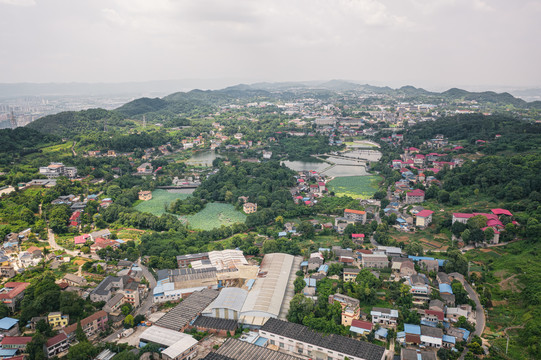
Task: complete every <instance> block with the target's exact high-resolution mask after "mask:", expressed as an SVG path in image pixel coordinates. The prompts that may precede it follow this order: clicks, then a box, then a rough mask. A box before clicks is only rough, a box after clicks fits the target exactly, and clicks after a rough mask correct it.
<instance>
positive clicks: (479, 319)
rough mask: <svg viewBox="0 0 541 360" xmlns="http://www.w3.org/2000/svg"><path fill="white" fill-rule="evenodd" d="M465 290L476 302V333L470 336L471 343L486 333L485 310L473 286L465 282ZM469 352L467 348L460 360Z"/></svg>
mask: <svg viewBox="0 0 541 360" xmlns="http://www.w3.org/2000/svg"><path fill="white" fill-rule="evenodd" d="M464 289H466V291H467V292H468V295H469V296H470V299H472V300H473V301H474V302H475V307H476V309H475V331H474V332H473V333H472V334H471V335H470V337H469V339H468V341H470V340H471V339H472V338H473V337H474V336H475V335H477V336H481V334H482V333H483V331H485V321H486V319H485V309H484V308H483V305H481V302H480V301H479V296H478V295H477V293H476V292H475V290H474V289H473V288H472V287H471V285H470V284H469V283H468V282H464ZM467 351H468V348H467V347H465V348H464V351H463V352H462V355H460V358H459V360H464V357H465V356H466V353H467Z"/></svg>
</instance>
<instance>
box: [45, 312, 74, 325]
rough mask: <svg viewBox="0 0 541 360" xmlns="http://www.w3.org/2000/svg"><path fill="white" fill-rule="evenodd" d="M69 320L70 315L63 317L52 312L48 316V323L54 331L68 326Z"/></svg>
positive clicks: (59, 313) (58, 313)
mask: <svg viewBox="0 0 541 360" xmlns="http://www.w3.org/2000/svg"><path fill="white" fill-rule="evenodd" d="M69 319H70V318H69V315H62V313H61V312H59V311H57V312H51V313H49V315H47V322H48V323H49V325H51V327H52V328H53V329H55V328H63V327H65V326H68V324H69Z"/></svg>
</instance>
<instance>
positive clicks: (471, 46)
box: [0, 0, 541, 89]
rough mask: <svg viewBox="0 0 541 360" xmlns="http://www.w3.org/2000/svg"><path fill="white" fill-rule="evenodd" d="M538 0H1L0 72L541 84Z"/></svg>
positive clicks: (17, 78)
mask: <svg viewBox="0 0 541 360" xmlns="http://www.w3.org/2000/svg"><path fill="white" fill-rule="evenodd" d="M539 19H541V0H0V82H2V83H5V82H126V81H146V80H166V79H185V78H190V79H215V78H216V79H228V80H231V81H232V82H233V83H235V82H258V81H297V80H329V79H348V80H354V81H360V82H363V83H364V82H366V83H371V84H376V85H390V86H402V85H408V84H410V85H414V86H420V87H425V88H428V89H442V88H448V87H452V86H462V87H465V88H468V87H469V88H475V89H480V88H487V89H488V88H491V87H503V86H509V87H536V86H537V87H538V86H540V85H541V40H540V39H541V21H540V20H539Z"/></svg>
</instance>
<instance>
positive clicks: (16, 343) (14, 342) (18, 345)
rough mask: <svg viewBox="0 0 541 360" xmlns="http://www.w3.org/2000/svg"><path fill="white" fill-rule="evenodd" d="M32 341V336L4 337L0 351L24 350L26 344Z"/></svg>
mask: <svg viewBox="0 0 541 360" xmlns="http://www.w3.org/2000/svg"><path fill="white" fill-rule="evenodd" d="M30 341H32V336H5V337H4V338H3V339H2V341H1V342H0V344H1V345H2V349H20V350H24V349H26V344H28V343H29V342H30Z"/></svg>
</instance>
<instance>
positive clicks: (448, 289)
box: [439, 284, 453, 294]
mask: <svg viewBox="0 0 541 360" xmlns="http://www.w3.org/2000/svg"><path fill="white" fill-rule="evenodd" d="M439 288H440V294H441V293H447V294H452V293H453V289H452V288H451V285H449V284H440V285H439Z"/></svg>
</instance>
